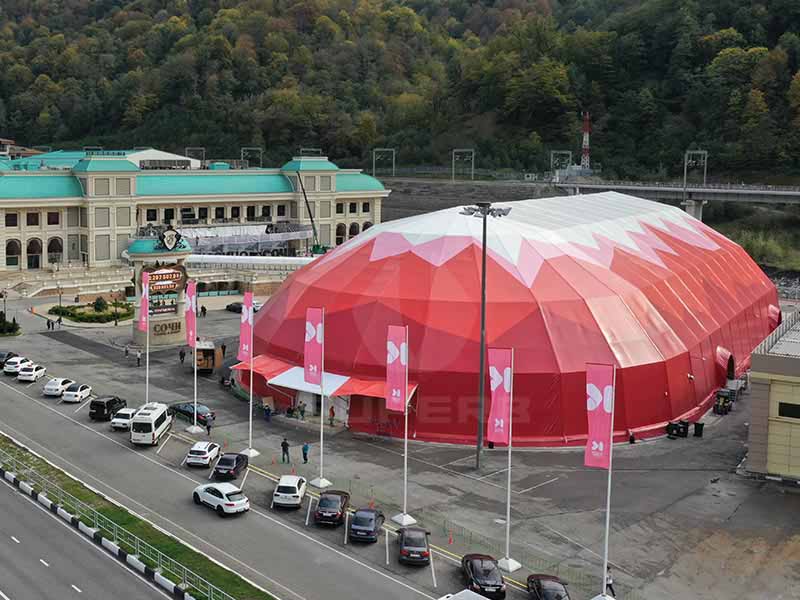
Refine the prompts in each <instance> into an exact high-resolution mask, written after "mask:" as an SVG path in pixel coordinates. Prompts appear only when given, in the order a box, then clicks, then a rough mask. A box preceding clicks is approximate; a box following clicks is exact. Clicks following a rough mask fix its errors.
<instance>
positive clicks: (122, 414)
mask: <svg viewBox="0 0 800 600" xmlns="http://www.w3.org/2000/svg"><path fill="white" fill-rule="evenodd" d="M138 411H139V409H138V408H120V409H119V410H118V411H117V412H115V413H114V416H113V417H112V418H111V429H118V430H120V431H128V430H130V428H131V421H133V417H135V416H136V413H137V412H138Z"/></svg>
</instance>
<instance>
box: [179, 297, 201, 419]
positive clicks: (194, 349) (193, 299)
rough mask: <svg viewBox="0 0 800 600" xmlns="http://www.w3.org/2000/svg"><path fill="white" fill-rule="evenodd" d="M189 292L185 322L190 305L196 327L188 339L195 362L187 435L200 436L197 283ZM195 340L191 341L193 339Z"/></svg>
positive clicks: (189, 331) (189, 330)
mask: <svg viewBox="0 0 800 600" xmlns="http://www.w3.org/2000/svg"><path fill="white" fill-rule="evenodd" d="M187 290H191V291H192V294H191V295H190V296H189V298H188V302H187V298H186V293H185V292H184V310H183V312H184V321H186V320H187V319H186V304H188V305H189V311H190V313H191V314H192V322H193V323H194V326H193V327H191V328H187V329H188V331H187V333H189V334H190V335H191V337H190V338H189V339H187V342H188V343H189V351H190V352H191V353H192V360H193V361H194V420H193V421H192V424H191V425H190V426H189V427H187V428H186V431H187V433H193V434H198V433H202V432H203V429H202V427H198V426H197V340H198V339H199V337H200V336H199V335H197V326H198V319H197V282H190V283H189V286H188V287H187ZM192 337H193V338H194V339H191V338H192Z"/></svg>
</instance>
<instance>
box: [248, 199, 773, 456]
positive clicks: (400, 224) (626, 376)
mask: <svg viewBox="0 0 800 600" xmlns="http://www.w3.org/2000/svg"><path fill="white" fill-rule="evenodd" d="M496 206H502V207H510V208H511V213H510V214H509V215H508V216H505V217H501V218H490V219H489V222H488V232H489V233H488V241H487V255H488V260H487V282H488V283H487V346H497V347H512V348H514V350H515V359H514V365H515V377H514V431H513V435H514V440H515V442H514V443H515V444H520V445H526V444H527V445H534V444H550V445H558V444H569V443H578V442H580V441H581V440H583V439H585V435H586V428H587V421H586V392H585V385H586V382H585V379H586V374H585V365H586V363H587V362H600V363H611V364H615V365H616V366H617V395H616V398H617V407H616V411H615V423H614V425H615V431H616V432H617V434H618V435H625V436H627V435H628V434H629V433H630V432H634V433H636V434H637V435H646V434H647V433H648V432H651V431H655V430H656V428H658V430H659V431H660V430H661V427H662V426H663V424H665V423H666V422H667V421H670V420H675V419H678V418H689V419H691V418H692V417H695V416H697V415H699V414H701V411H702V410H704V409H705V408H706V407H707V405H708V401H709V399H710V397H711V394H712V393H713V391H714V390H715V388H717V387H719V386H720V385H722V384H724V382H725V379H726V376H733V375H734V373H739V372H741V371H742V370H743V369H744V368H746V366H747V364H748V362H749V356H750V352H751V351H752V350H753V348H754V347H755V346H756V345H757V344H758V343H759V342H761V340H762V339H763V338H764V337H765V336H766V335H767V334H768V333H770V332H771V331H772V330H773V329H774V328H775V327H776V326H777V324H778V321H779V320H780V311H779V309H778V299H777V293H776V290H775V287H774V285H773V284H772V283H771V282H770V280H769V279H768V278H767V277H766V276H765V275H764V273H763V272H762V271H761V270H760V269H759V268H758V266H757V265H756V264H755V263H754V262H753V261H752V260H751V259H750V257H749V256H748V255H747V254H746V253H745V252H744V250H742V248H741V247H739V246H738V245H736V244H735V243H733V242H731V241H730V240H728V239H727V238H725V237H724V236H722V235H720V234H719V233H717V232H715V231H714V230H712V229H711V228H709V227H707V226H706V225H704V224H703V223H701V222H700V221H697V220H695V219H693V218H692V217H690V216H688V215H687V214H686V213H685V212H683V211H682V210H680V209H679V208H675V207H672V206H668V205H664V204H659V203H655V202H650V201H646V200H642V199H639V198H634V197H632V196H627V195H623V194H618V193H614V192H608V193H601V194H591V195H578V196H571V197H557V198H543V199H535V200H525V201H520V202H511V203H504V204H500V205H496ZM480 265H481V219H480V218H475V217H473V216H469V215H466V214H462V210H461V209H460V208H458V207H456V208H451V209H446V210H441V211H438V212H434V213H429V214H424V215H419V216H414V217H410V218H407V219H402V220H399V221H391V222H388V223H383V224H380V225H376V226H374V227H372V228H371V229H369V230H367V231H365V232H364V233H362V234H361V235H359V236H357V237H355V238H353V239H352V240H350V241H349V242H347V243H346V244H344V245H342V246H340V247H338V248H336V249H335V250H333V251H332V252H329V253H328V254H326V255H325V256H323V257H321V258H319V259H317V260H315V261H314V262H312V263H311V264H309V265H308V266H306V267H304V268H302V269H300V270H299V271H297V272H296V273H295V274H293V275H292V276H291V277H290V278H289V279H287V281H286V282H285V283H284V284H283V286H282V287H281V288H280V289H279V290H278V292H277V293H275V295H273V296H272V297H271V298H270V300H269V301H268V302H267V304H266V305H265V306H264V308H263V309H262V310H261V311H259V313H258V314H257V315H256V329H255V349H256V354H257V355H258V358H257V359H256V362H255V365H256V366H255V368H254V371H255V374H256V379H255V386H254V387H255V391H256V392H257V393H259V394H261V395H270V396H273V397H274V398H275V399H276V401H278V402H280V399H281V398H283V399H284V401H289V400H288V399H289V398H291V397H292V396H293V394H294V393H295V392H294V391H293V390H295V389H301V390H302V389H303V385H302V383H298V381H301V380H302V370H301V369H300V368H301V367H302V364H303V356H302V353H303V339H304V337H303V336H304V321H305V311H306V308H308V307H324V308H325V311H326V312H325V371H326V373H328V374H330V375H329V376H327V379H326V381H327V382H328V383H326V393H329V394H331V395H334V396H347V397H349V402H350V404H349V415H348V419H349V424H350V427H351V429H353V430H356V431H364V432H369V433H383V434H390V435H397V436H402V431H403V427H402V416H401V415H396V414H394V413H391V414H389V413H387V412H386V410H385V405H384V400H383V379H384V377H385V361H386V332H387V326H388V325H407V326H408V328H409V361H410V374H409V381H410V383H411V384H413V385H416V386H417V388H416V392H415V394H414V396H413V399H412V402H411V414H410V417H409V418H410V425H409V428H410V429H409V430H410V435H411V436H412V437H415V438H416V439H418V440H419V439H421V440H432V441H443V442H455V443H474V440H475V436H476V427H477V418H476V413H477V406H478V385H479V382H478V366H479V340H480V329H479V327H480V325H479V323H480V273H481V266H480ZM245 366H246V365H240V368H242V367H245ZM298 372H299V375H298ZM247 380H248V378H247V377H242V381H243V383H244V384H247ZM485 385H486V387H487V389H486V398H487V401H486V412H487V414H488V409H489V406H488V404H489V400H488V399H489V393H488V382H487V383H486V384H485ZM306 391H308V390H306Z"/></svg>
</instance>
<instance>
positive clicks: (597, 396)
mask: <svg viewBox="0 0 800 600" xmlns="http://www.w3.org/2000/svg"><path fill="white" fill-rule="evenodd" d="M616 385H617V369H616V367H615V366H614V365H601V364H591V363H589V364H587V365H586V418H587V422H588V434H587V436H586V450H585V451H584V458H583V464H584V465H585V466H587V467H596V468H600V469H606V470H607V471H608V482H607V484H606V522H605V533H604V536H603V572H602V573H601V576H600V579H601V584H600V585H601V592H600V594H599V595H598V596H595V597H594V598H593V600H604V599H606V598H609V596H607V595H606V589H607V588H606V576H607V573H608V538H609V533H610V530H611V471H612V468H611V467H612V460H613V454H614V408H615V407H614V405H615V404H616V402H615V394H616Z"/></svg>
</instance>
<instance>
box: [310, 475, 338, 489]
mask: <svg viewBox="0 0 800 600" xmlns="http://www.w3.org/2000/svg"><path fill="white" fill-rule="evenodd" d="M309 483H311V485H313V486H314V487H315V488H317V489H319V490H324V489H325V488H329V487H331V486H332V485H333V484H332V483H331V482H330V481H328V480H327V479H325V478H324V477H322V478H320V477H315V478H314V479H312V480H311V481H310V482H309Z"/></svg>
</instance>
